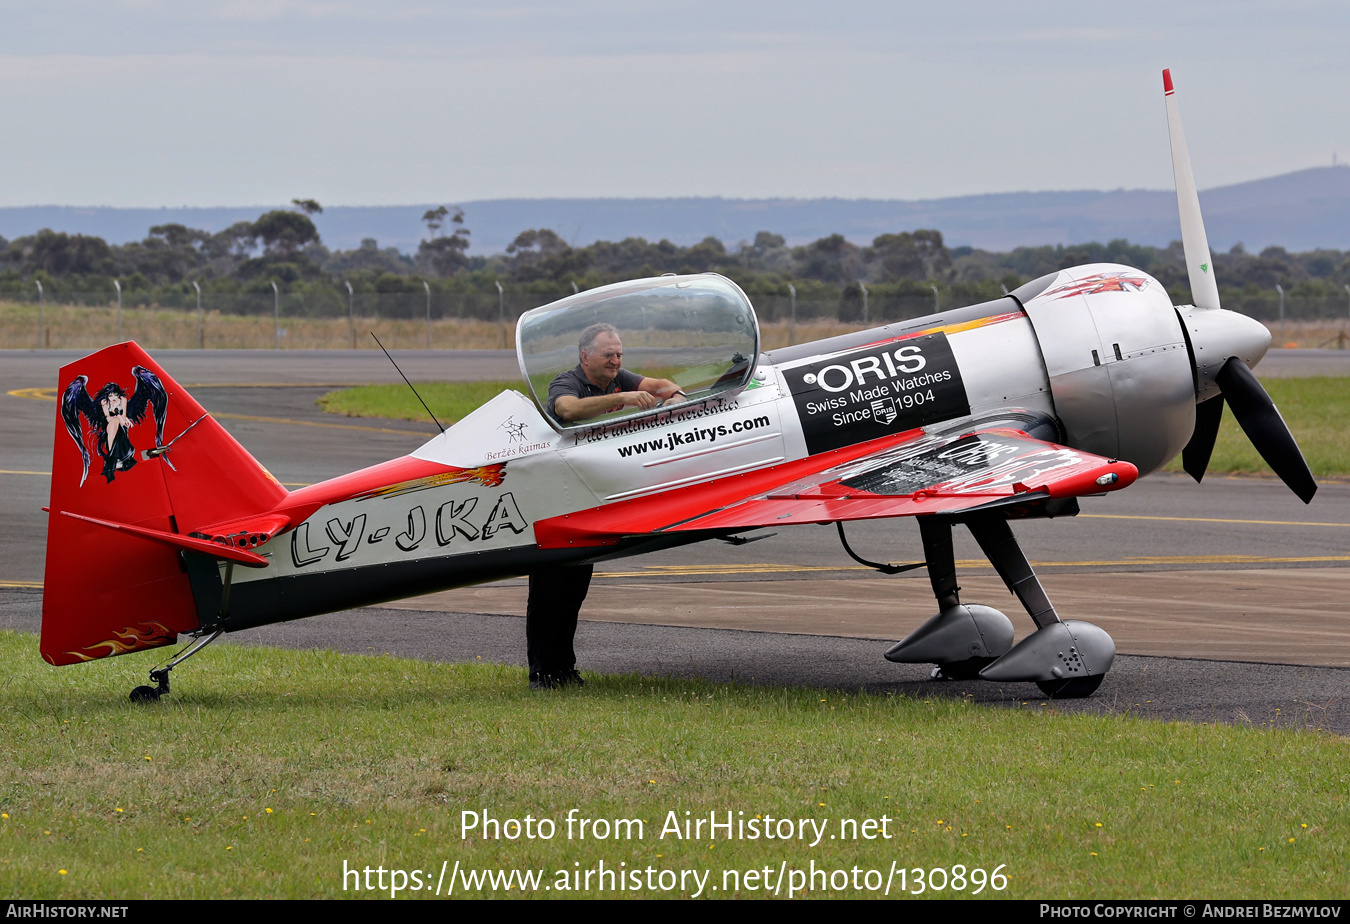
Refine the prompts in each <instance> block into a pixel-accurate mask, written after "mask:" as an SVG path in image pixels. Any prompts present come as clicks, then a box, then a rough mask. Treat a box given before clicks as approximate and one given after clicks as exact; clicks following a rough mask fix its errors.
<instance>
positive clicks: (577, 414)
mask: <svg viewBox="0 0 1350 924" xmlns="http://www.w3.org/2000/svg"><path fill="white" fill-rule="evenodd" d="M656 404H657V399H656V398H655V397H653V396H652V395H651V394H650V393H648V392H646V391H644V390H639V391H618V392H615V393H614V394H612V395H596V396H595V397H594V398H577V397H574V396H573V395H559V396H558V397H557V398H555V399H554V401H553V410H554V411H555V412H556V413H557V415H558V419H559V420H561V421H563V422H564V423H574V422H576V421H578V420H589V419H590V418H592V417H599V416H600V415H601V414H608V413H609V412H610V411H617V410H618V409H619V408H621V407H630V406H631V407H639V408H642V409H644V410H645V409H647V408H651V407H656Z"/></svg>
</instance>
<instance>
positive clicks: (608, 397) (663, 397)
mask: <svg viewBox="0 0 1350 924" xmlns="http://www.w3.org/2000/svg"><path fill="white" fill-rule="evenodd" d="M577 348H578V351H579V353H580V358H581V361H580V362H579V363H577V365H576V368H575V369H570V370H568V371H567V372H560V373H558V375H557V376H556V377H554V379H553V381H552V382H551V383H550V384H549V386H548V406H547V407H548V412H549V414H550V415H552V417H553V418H554V419H555V420H557V421H559V422H561V423H565V424H568V423H576V422H577V421H581V420H589V419H591V418H592V417H599V416H600V415H601V414H607V413H609V412H610V411H617V410H619V409H620V408H625V407H633V408H638V409H640V410H647V409H649V408H653V407H658V406H660V405H666V404H678V403H681V402H683V401H685V400H686V399H687V396H686V395H685V393H684V392H683V391H681V390H680V386H678V385H676V384H675V383H674V382H672V381H670V380H669V379H653V378H648V377H646V376H641V375H638V374H637V373H635V372H629V371H628V370H627V369H625V368H623V343H622V341H621V340H620V339H619V332H618V331H617V330H616V329H615V328H614V325H612V324H592V325H591V326H590V327H588V328H586V329H585V330H584V331H582V332H581V339H580V341H579V342H578V343H577Z"/></svg>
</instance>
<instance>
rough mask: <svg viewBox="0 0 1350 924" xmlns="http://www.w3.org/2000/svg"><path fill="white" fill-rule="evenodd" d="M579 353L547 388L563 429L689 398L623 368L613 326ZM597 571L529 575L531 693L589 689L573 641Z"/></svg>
mask: <svg viewBox="0 0 1350 924" xmlns="http://www.w3.org/2000/svg"><path fill="white" fill-rule="evenodd" d="M577 351H578V353H579V354H580V362H578V363H577V366H576V368H575V369H571V370H569V371H567V372H561V373H559V374H558V375H557V376H556V377H555V378H554V379H553V381H552V382H551V383H550V384H549V386H548V413H549V414H550V415H551V416H552V417H553V419H554V420H557V421H559V422H561V423H565V424H567V423H576V422H577V421H582V420H589V419H590V418H592V417H598V416H600V415H601V414H607V413H609V412H610V411H617V410H618V409H619V408H623V407H635V408H639V409H641V410H646V409H648V408H653V407H656V406H657V405H660V404H666V403H669V402H672V401H676V400H678V399H680V398H684V397H686V396H685V393H684V392H682V391H680V386H678V385H676V384H675V383H674V382H672V381H670V380H669V379H653V378H648V377H646V376H641V375H638V374H637V373H634V372H629V371H628V370H627V369H625V368H623V342H622V341H621V340H620V339H619V332H618V331H617V330H615V328H614V326H613V325H611V324H592V325H591V326H590V327H588V328H586V329H585V330H584V331H582V332H581V339H580V340H579V342H578V343H577ZM594 571H595V567H594V566H593V565H564V566H561V567H551V568H540V569H538V570H536V571H532V572H530V598H529V602H528V603H526V605H525V648H526V655H527V657H528V659H529V663H530V687H531V689H535V690H552V689H555V688H557V687H566V686H581V685H583V684H584V683H585V681H584V680H582V679H581V675H580V674H579V673H577V667H576V665H577V655H576V650H575V648H574V647H573V641H574V639H575V638H576V634H577V617H578V616H579V615H580V614H581V604H582V603H583V602H585V600H586V594H587V592H588V591H589V590H590V587H591V574H592V573H593V572H594Z"/></svg>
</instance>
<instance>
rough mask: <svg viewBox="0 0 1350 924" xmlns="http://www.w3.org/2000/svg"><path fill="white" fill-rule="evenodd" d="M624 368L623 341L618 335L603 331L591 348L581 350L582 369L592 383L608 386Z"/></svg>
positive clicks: (603, 386)
mask: <svg viewBox="0 0 1350 924" xmlns="http://www.w3.org/2000/svg"><path fill="white" fill-rule="evenodd" d="M622 368H623V343H621V342H620V341H619V338H618V335H616V334H611V333H610V332H609V331H603V332H602V333H601V334H600V335H599V336H597V337H596V338H595V343H593V344H591V348H590V349H589V350H582V351H581V369H582V371H583V372H585V373H586V378H588V379H590V380H591V384H593V385H598V386H600V387H601V388H607V387H608V386H609V383H610V382H612V381H614V377H615V376H616V375H618V374H619V370H620V369H622Z"/></svg>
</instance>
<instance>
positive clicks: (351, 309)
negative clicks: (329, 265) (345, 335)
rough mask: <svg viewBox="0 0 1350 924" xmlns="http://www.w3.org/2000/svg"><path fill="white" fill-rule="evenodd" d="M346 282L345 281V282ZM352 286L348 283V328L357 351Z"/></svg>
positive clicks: (353, 346) (353, 347)
mask: <svg viewBox="0 0 1350 924" xmlns="http://www.w3.org/2000/svg"><path fill="white" fill-rule="evenodd" d="M344 281H345V280H344ZM352 298H353V296H352V284H351V283H350V282H347V328H348V330H350V331H351V335H352V349H353V350H354V349H356V308H355V307H353V302H352Z"/></svg>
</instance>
